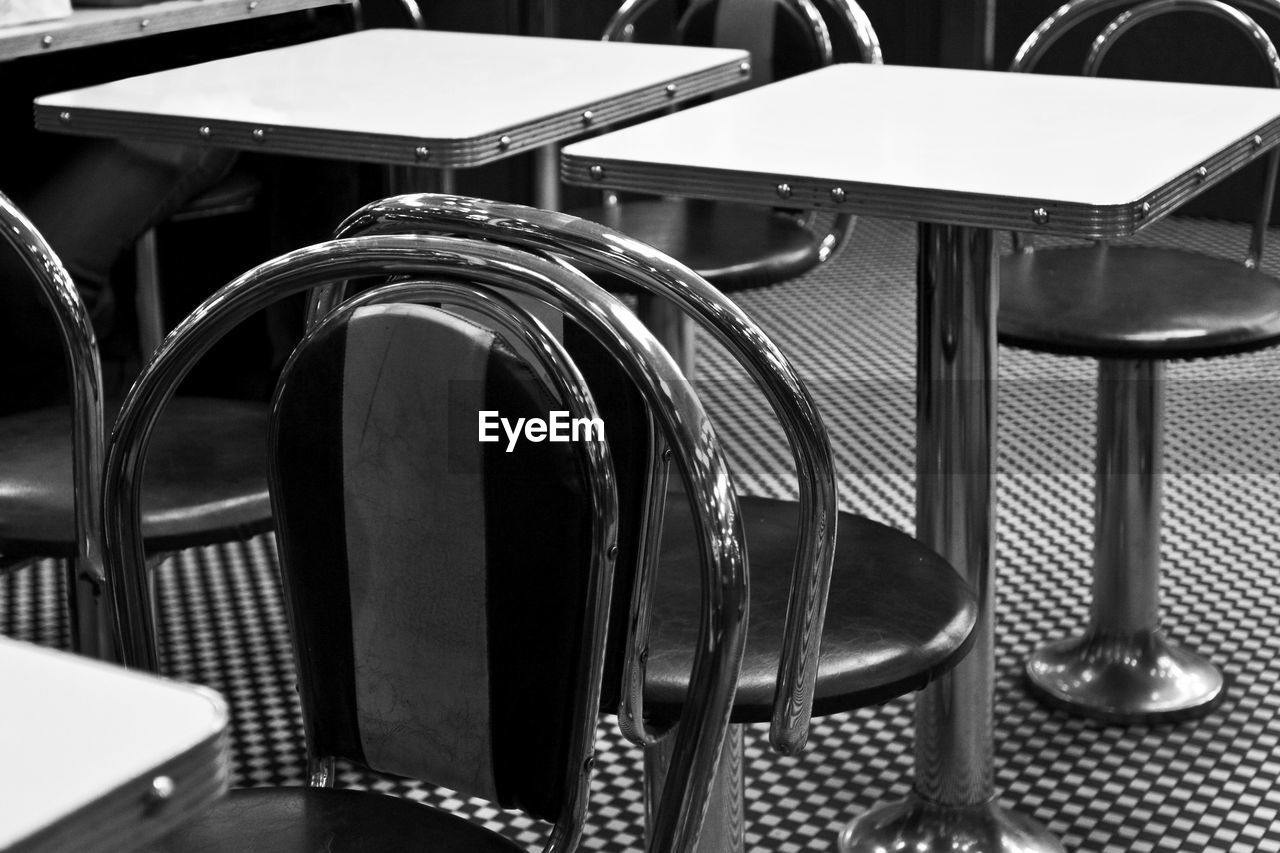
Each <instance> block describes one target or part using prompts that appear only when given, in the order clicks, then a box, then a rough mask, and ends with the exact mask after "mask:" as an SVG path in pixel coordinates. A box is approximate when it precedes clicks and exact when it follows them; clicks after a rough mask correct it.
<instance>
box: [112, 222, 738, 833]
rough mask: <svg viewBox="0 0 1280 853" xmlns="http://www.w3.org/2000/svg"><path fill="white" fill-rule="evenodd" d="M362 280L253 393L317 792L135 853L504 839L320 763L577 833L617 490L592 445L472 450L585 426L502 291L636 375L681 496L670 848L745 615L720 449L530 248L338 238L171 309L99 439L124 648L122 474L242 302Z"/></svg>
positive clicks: (279, 794)
mask: <svg viewBox="0 0 1280 853" xmlns="http://www.w3.org/2000/svg"><path fill="white" fill-rule="evenodd" d="M378 276H392V277H395V278H397V279H399V281H398V283H396V284H392V285H388V286H386V287H382V288H375V289H373V290H369V291H366V292H364V293H362V294H361V295H359V296H357V297H355V298H353V299H352V300H350V301H349V302H348V303H347V304H345V305H343V306H342V307H340V308H338V309H337V310H335V311H333V312H331V313H329V314H328V316H326V317H325V318H324V320H323V322H321V323H319V324H318V325H316V326H315V327H314V328H312V329H311V331H310V332H309V333H308V334H307V336H306V337H305V338H304V340H303V342H302V343H301V344H300V345H299V347H298V349H297V350H296V351H295V353H294V355H293V357H292V358H291V360H290V362H289V364H288V365H287V366H286V368H285V371H284V372H283V374H282V377H281V380H280V383H279V385H278V387H277V392H276V397H275V400H274V403H273V410H272V421H271V440H270V449H269V456H270V459H271V467H270V472H271V497H272V504H273V507H274V509H275V512H276V517H277V528H278V541H279V548H280V564H281V572H282V578H283V583H284V587H285V597H286V600H287V602H288V616H289V621H290V627H291V630H292V632H293V638H294V644H295V650H296V654H297V658H298V665H299V689H300V693H301V696H302V705H303V716H304V720H305V725H306V732H307V746H308V753H309V759H310V767H311V783H312V784H311V785H310V786H307V787H295V788H275V789H247V790H242V791H236V792H233V793H232V794H231V795H230V796H229V797H227V798H226V799H225V800H224V801H222V802H221V803H219V804H217V805H215V807H214V808H213V809H212V810H211V811H210V812H209V813H208V814H207V815H206V816H205V817H204V818H203V819H201V820H198V821H196V822H194V823H192V824H190V825H188V826H186V827H184V828H183V829H182V830H180V831H179V832H178V833H176V834H174V835H173V836H171V837H170V838H169V839H167V841H166V842H164V843H162V844H160V845H158V846H156V847H155V848H152V849H156V850H166V851H178V850H184V851H208V850H227V851H236V852H237V853H244V852H245V851H257V850H261V851H268V850H269V851H272V853H279V851H286V850H306V851H312V850H318V849H326V850H327V849H335V850H344V851H365V850H367V851H389V850H420V849H432V850H436V849H448V850H454V849H458V850H491V851H499V850H505V851H516V850H521V849H523V848H521V847H520V846H519V845H516V844H514V843H512V842H510V841H508V840H505V839H504V838H502V837H501V836H498V835H495V834H493V833H491V832H489V831H488V830H485V829H483V828H481V827H479V826H478V825H473V824H470V823H467V822H466V821H463V820H461V819H459V818H457V817H454V816H452V815H449V814H446V813H443V812H440V811H438V810H435V809H433V808H430V807H427V806H424V805H421V804H418V803H414V802H411V801H407V800H396V799H393V798H390V797H386V796H383V795H379V794H372V793H357V792H352V791H343V790H334V789H333V788H331V787H328V786H329V785H331V784H332V782H333V779H334V769H333V768H334V765H333V760H334V759H335V758H340V759H346V760H348V761H353V762H357V763H358V764H361V765H364V766H367V767H369V768H372V769H375V770H378V771H382V772H390V773H395V774H399V775H411V776H415V777H419V778H422V779H424V780H427V781H430V782H434V783H437V784H443V785H446V786H448V787H450V788H453V789H456V790H459V791H462V792H465V793H467V794H469V795H474V796H481V797H485V798H487V799H490V800H492V801H494V802H495V803H497V804H500V805H501V806H503V807H507V808H514V809H520V810H522V811H524V812H526V813H528V814H530V815H532V816H534V817H537V818H541V819H543V820H545V821H547V822H550V823H551V824H553V829H552V831H551V834H550V837H549V841H548V843H547V845H546V849H547V850H549V851H566V850H573V849H575V848H576V844H577V841H578V837H579V834H580V832H581V829H582V822H583V816H584V810H585V808H586V803H587V796H588V791H589V787H588V782H589V774H590V767H591V756H592V743H593V738H594V732H595V725H596V719H597V715H598V709H599V706H600V690H601V683H602V668H603V665H604V652H605V643H606V639H607V631H606V625H607V622H608V618H609V615H610V604H611V594H612V581H611V576H612V572H613V566H614V563H615V562H616V561H617V559H618V535H619V517H618V496H617V487H616V481H615V477H614V472H613V466H612V463H611V459H610V453H609V443H608V442H607V441H606V440H605V438H604V436H603V435H602V434H601V435H597V436H595V438H596V440H577V441H570V442H567V443H566V442H558V441H550V440H548V441H535V440H529V441H523V442H518V443H517V444H516V445H515V446H514V447H513V448H511V452H507V446H508V444H507V441H506V440H505V436H504V437H503V440H502V441H499V442H493V443H485V442H481V441H478V425H479V424H480V422H481V420H482V418H484V417H487V416H488V415H486V413H490V412H491V413H493V414H494V416H495V417H501V418H505V419H507V420H508V421H509V422H515V421H516V419H518V418H526V419H534V418H540V419H543V420H544V421H550V420H551V418H550V417H549V416H550V414H551V413H553V412H557V411H560V412H562V413H564V414H565V415H566V418H567V419H568V420H569V421H571V422H578V421H581V422H583V423H592V422H594V421H597V420H598V418H599V417H600V416H599V415H598V414H597V410H596V407H595V405H594V403H593V401H592V396H591V393H590V391H589V390H588V389H587V387H586V384H585V381H584V380H583V379H582V376H581V374H580V373H579V371H578V370H577V368H576V367H575V366H574V362H573V361H572V360H571V359H570V358H569V357H568V355H567V354H566V353H565V351H564V349H563V347H562V345H561V344H560V343H559V342H558V341H557V340H556V339H555V338H554V337H553V336H551V335H550V333H548V332H547V331H546V329H545V328H544V327H543V326H541V325H540V324H539V322H538V321H536V320H534V319H533V318H531V317H530V316H529V315H528V314H527V312H526V311H525V310H524V309H522V308H520V307H518V306H517V305H516V304H515V303H514V302H512V301H511V300H510V299H509V298H508V295H507V294H508V293H510V292H515V293H523V294H526V295H533V296H535V297H537V298H540V299H543V300H547V301H550V302H552V303H553V304H555V305H557V306H559V307H560V308H561V309H562V310H563V311H564V312H565V313H566V315H567V316H568V317H569V318H570V319H571V321H572V322H574V323H576V324H577V325H578V326H579V327H580V328H581V329H582V330H583V331H584V333H585V334H587V335H590V336H591V337H592V339H593V340H595V341H597V342H598V344H599V348H600V351H602V352H606V353H608V354H609V357H610V358H611V359H613V360H614V361H615V362H616V363H617V364H618V366H619V368H620V370H621V371H622V372H623V375H625V376H627V377H629V379H630V380H631V381H633V382H634V383H635V384H636V386H637V387H638V388H640V389H641V394H642V396H643V398H644V399H645V401H646V404H647V405H648V407H649V408H650V409H651V410H652V411H653V412H654V413H655V418H656V419H657V421H658V423H659V424H660V427H661V430H662V434H663V436H664V439H665V440H666V441H667V442H669V446H670V447H671V448H672V451H673V456H674V460H675V462H676V464H677V466H678V467H679V469H680V471H681V473H682V474H683V475H684V483H685V486H686V488H687V489H688V491H689V494H690V503H691V506H692V507H693V513H694V517H695V526H696V529H697V533H696V539H697V540H698V548H699V551H700V558H699V559H698V560H696V561H695V565H693V566H691V570H692V571H693V572H694V574H695V575H697V580H695V581H694V584H695V585H697V586H699V587H700V591H701V593H702V603H701V606H700V608H699V613H698V614H697V615H696V616H695V617H694V619H695V621H696V622H697V627H696V629H695V630H696V632H697V634H698V638H699V639H698V648H697V650H696V652H694V653H693V654H692V655H691V658H692V674H691V676H690V678H691V684H690V690H691V691H692V693H691V700H690V702H689V703H688V705H687V706H686V708H685V709H684V710H683V712H682V714H681V716H680V726H679V729H680V730H679V732H678V733H677V735H676V740H677V743H676V745H675V748H674V749H675V751H674V757H673V761H672V767H671V771H670V772H669V773H668V774H667V776H666V778H665V785H666V787H665V788H664V790H663V793H662V798H661V805H660V806H659V807H658V810H657V812H656V813H655V823H654V824H653V832H652V835H651V837H650V845H649V849H650V850H654V851H686V850H691V849H692V847H693V844H694V843H695V840H696V837H697V833H698V826H699V823H700V821H701V818H702V809H703V808H704V804H705V802H706V796H707V791H708V790H709V787H710V782H711V779H712V770H713V768H714V765H715V761H716V758H717V756H718V753H719V750H720V747H721V744H722V742H723V738H724V733H725V731H726V729H727V726H728V715H729V709H730V703H731V701H732V697H733V692H734V688H735V686H736V683H737V671H738V666H739V664H740V662H741V657H742V649H743V640H744V638H745V633H744V632H745V621H746V618H747V599H746V593H747V589H746V552H745V546H744V544H743V542H742V530H741V525H742V519H741V515H740V512H739V510H738V506H737V501H736V499H735V495H734V492H733V488H732V484H731V482H730V478H729V471H728V467H727V463H726V461H725V459H724V458H723V456H722V454H721V452H720V449H719V447H718V445H717V443H716V438H715V434H714V431H713V430H712V428H711V426H710V424H709V422H708V420H707V418H706V415H705V414H704V413H703V411H702V409H701V407H700V404H699V403H698V400H697V398H696V396H694V394H693V393H692V391H691V389H690V388H689V386H688V385H687V384H686V383H684V382H683V381H682V379H681V377H680V373H679V370H678V368H677V367H676V366H675V364H674V362H673V361H672V360H671V358H670V356H668V355H667V354H666V352H665V351H664V350H663V349H662V348H661V346H660V345H658V344H657V342H656V341H655V340H654V339H653V337H652V335H651V334H650V333H648V332H647V330H645V329H644V327H643V326H642V325H641V324H640V323H639V321H638V320H636V318H635V317H634V315H633V314H632V313H631V312H630V311H628V310H627V309H626V307H625V306H623V305H622V304H621V303H619V302H618V301H617V300H616V299H614V298H613V297H610V296H609V295H608V294H606V293H604V292H603V291H601V290H600V289H599V288H597V287H596V286H595V285H594V284H592V283H591V282H590V281H589V280H588V279H586V278H585V277H584V276H582V275H581V274H580V273H578V272H576V271H575V270H572V269H571V268H568V267H566V266H564V265H563V264H559V263H556V262H553V261H549V260H546V259H544V258H542V257H539V256H536V255H534V254H531V253H529V252H525V251H521V250H518V249H514V248H510V247H505V246H498V245H493V244H489V243H485V242H483V241H479V240H465V239H456V238H448V237H426V236H371V237H361V238H353V239H349V240H341V241H334V242H332V243H328V244H322V245H319V246H313V247H310V248H307V249H302V250H299V251H296V252H293V253H291V254H289V255H286V256H283V257H281V258H278V259H276V260H275V261H272V262H269V263H267V264H265V265H263V266H261V267H259V268H257V269H255V270H253V271H251V272H249V273H247V274H245V275H244V276H242V277H241V278H239V279H237V280H236V281H235V282H232V283H231V284H229V285H228V286H227V287H225V288H223V289H222V290H221V291H219V292H218V293H216V294H215V295H214V296H213V297H211V298H210V299H209V300H208V301H206V303H205V304H204V305H203V306H201V307H200V308H199V309H198V310H197V311H196V312H195V313H194V314H192V315H191V317H189V318H188V319H187V320H186V321H184V322H183V323H182V324H180V325H179V327H178V328H177V329H176V330H175V331H174V332H173V333H172V335H170V337H169V338H168V339H167V340H166V341H165V343H164V345H163V346H162V347H161V349H160V351H159V353H158V354H157V356H156V358H155V360H154V361H153V362H152V363H151V364H150V365H149V366H148V367H147V368H146V369H145V370H144V372H143V374H142V375H141V377H140V378H139V379H138V381H137V383H136V384H135V385H134V388H133V390H132V391H131V393H130V396H129V397H128V398H127V399H126V401H125V404H124V407H123V409H122V411H121V414H120V419H119V423H118V426H117V429H116V431H115V433H114V435H113V437H112V441H111V444H110V446H109V448H108V458H107V469H106V475H105V483H106V486H105V493H104V519H105V525H106V535H107V538H106V556H107V566H108V575H109V576H110V577H111V578H112V580H113V585H112V592H113V594H114V599H115V602H116V605H117V607H118V610H119V612H120V624H121V625H122V626H123V627H124V628H125V629H126V630H125V633H126V637H125V640H124V650H125V660H126V662H128V663H130V664H132V665H141V666H146V667H154V665H155V662H156V650H155V648H154V645H153V643H152V642H151V636H152V634H151V632H150V631H149V630H148V628H147V624H148V621H149V616H148V613H149V606H150V602H149V599H148V596H147V592H146V584H145V578H144V577H143V574H142V572H141V571H139V570H138V566H140V560H141V553H140V549H139V539H138V532H137V501H138V496H137V487H136V478H137V472H138V471H139V470H140V469H141V466H142V465H143V464H144V460H145V458H146V448H147V441H148V437H149V434H150V431H151V429H152V427H153V426H154V425H155V423H156V420H157V416H158V413H159V412H160V410H161V409H162V408H163V407H164V405H165V404H166V401H167V400H168V398H169V397H170V396H171V394H172V391H173V388H174V386H175V385H176V384H177V383H178V382H180V381H181V379H182V376H183V375H184V374H185V372H186V371H187V370H188V369H189V368H190V366H191V365H192V364H193V363H194V361H195V360H196V359H198V358H199V356H200V354H201V353H202V352H204V351H206V350H207V349H208V348H209V347H210V346H212V345H213V343H214V342H216V340H217V339H219V338H220V337H221V336H222V335H224V334H225V333H226V332H227V331H228V330H229V329H231V328H232V327H234V326H235V325H236V324H237V323H238V322H240V321H241V320H242V319H244V318H245V317H247V316H249V315H250V314H252V313H254V312H255V311H257V310H259V309H260V308H262V307H263V306H264V305H265V304H268V303H269V302H272V301H274V300H276V299H279V298H283V297H285V296H288V295H290V294H292V293H296V292H299V291H302V290H304V289H306V288H308V287H314V286H316V285H320V284H324V283H326V282H329V281H341V280H344V279H348V278H358V279H369V278H371V277H378ZM419 303H433V304H435V305H437V306H439V305H443V306H446V308H447V309H448V310H446V309H444V308H441V307H426V306H424V305H422V304H419ZM455 307H456V308H457V310H459V311H462V312H465V315H466V317H465V319H464V317H463V316H460V315H459V314H455V313H450V311H451V310H453V309H454V308H455ZM552 422H553V423H554V421H552ZM640 504H642V502H641V501H637V500H635V499H632V500H631V501H630V502H629V505H630V506H637V505H640ZM632 523H634V522H630V521H628V524H632Z"/></svg>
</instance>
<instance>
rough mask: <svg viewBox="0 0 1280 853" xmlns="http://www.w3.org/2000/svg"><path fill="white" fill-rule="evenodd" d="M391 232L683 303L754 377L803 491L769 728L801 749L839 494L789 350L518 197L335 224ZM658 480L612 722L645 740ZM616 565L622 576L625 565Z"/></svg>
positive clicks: (322, 296) (689, 288)
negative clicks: (534, 254) (556, 264)
mask: <svg viewBox="0 0 1280 853" xmlns="http://www.w3.org/2000/svg"><path fill="white" fill-rule="evenodd" d="M387 233H427V234H460V235H465V236H470V237H476V238H481V239H484V240H487V241H491V242H494V243H501V244H506V245H511V246H518V247H521V248H524V249H531V250H535V251H539V252H545V253H548V254H551V255H553V256H556V257H560V258H564V259H566V260H567V261H569V262H571V263H583V264H586V265H587V266H589V267H591V268H594V269H603V270H606V271H608V272H610V273H612V274H614V275H617V276H621V277H623V278H625V279H627V280H628V281H630V282H631V283H633V284H634V285H636V286H637V287H640V288H643V289H644V290H647V291H649V292H650V293H653V294H655V295H657V296H659V297H662V298H664V299H669V300H671V301H672V302H673V303H675V304H676V305H678V306H679V307H680V308H681V309H682V310H683V311H685V312H686V313H687V314H689V315H690V316H691V317H692V318H693V319H694V320H695V321H697V322H698V323H700V324H701V325H702V326H703V327H704V328H705V329H706V330H707V331H709V332H710V333H711V334H712V335H713V336H714V337H715V338H716V339H717V340H718V341H719V342H720V343H721V344H722V345H724V346H725V347H726V348H727V349H728V350H729V352H730V353H732V354H733V356H734V357H735V358H736V359H737V360H738V361H739V362H740V363H741V364H742V366H743V367H744V368H745V369H746V370H747V372H748V373H749V374H750V375H751V377H752V378H753V379H754V380H755V381H756V382H757V383H759V385H760V387H761V390H762V391H763V392H764V394H765V397H766V398H767V399H768V400H769V402H770V404H771V405H772V407H773V410H774V412H775V413H776V414H777V416H778V418H779V420H780V421H781V423H782V426H783V428H784V431H785V433H786V435H787V439H788V441H789V442H790V445H791V449H792V453H793V455H794V457H795V464H796V473H797V480H798V486H799V504H800V512H799V516H798V526H799V535H798V537H797V544H796V553H795V560H794V562H793V568H792V581H791V589H790V598H789V602H788V611H787V618H786V625H785V629H784V632H785V635H784V638H783V646H782V649H783V651H782V656H781V663H780V669H779V673H778V682H777V687H776V689H775V694H774V712H773V721H772V727H771V733H770V737H771V741H772V743H773V746H774V748H775V749H777V750H779V751H780V752H786V753H794V752H798V751H799V750H800V749H801V748H802V747H803V746H804V743H805V739H806V737H807V736H808V728H809V718H810V713H811V709H812V705H813V693H814V685H815V681H816V677H817V667H818V651H819V642H820V638H821V636H822V625H823V619H824V616H825V613H826V601H827V589H828V586H829V584H830V579H831V566H832V561H833V560H834V556H835V539H836V523H835V521H836V511H837V506H836V503H837V491H836V478H835V465H834V461H833V457H832V453H831V446H830V443H829V440H828V437H827V434H826V430H825V428H824V427H823V425H822V418H821V416H820V415H819V413H818V409H817V406H816V404H815V403H814V401H813V398H812V397H811V395H810V394H809V391H808V389H807V388H806V387H805V385H804V383H803V382H802V381H801V379H800V377H799V374H797V373H796V371H795V369H794V368H793V367H792V366H791V364H790V362H789V361H788V360H787V358H786V356H785V355H783V353H782V352H781V351H780V350H779V349H778V348H777V346H776V345H775V344H774V343H773V342H772V341H771V340H770V339H769V337H768V336H767V335H766V334H765V333H764V332H763V331H762V330H761V329H760V327H759V326H757V325H756V324H755V322H754V321H753V320H752V319H751V318H750V317H748V316H747V314H746V313H745V312H744V311H743V310H742V309H741V308H739V307H738V306H737V305H736V304H735V303H734V302H733V301H732V300H730V299H729V298H727V297H726V296H724V294H722V293H720V292H719V291H718V290H716V289H715V288H713V287H711V286H710V285H709V284H707V283H706V282H705V281H703V280H702V279H701V278H699V277H698V276H697V275H695V274H694V273H693V272H692V271H691V270H689V269H688V268H687V267H685V266H683V265H682V264H680V263H678V262H676V261H674V260H672V259H671V258H669V257H667V256H665V255H663V254H661V253H659V252H657V251H655V250H654V249H652V248H650V247H649V246H647V245H646V244H644V243H641V242H639V241H637V240H634V239H632V238H630V237H628V236H626V235H625V234H621V233H619V232H617V231H614V230H612V229H610V228H607V227H605V226H602V225H598V224H596V223H593V222H588V221H586V220H582V219H578V218H576V217H573V216H569V215H566V214H561V213H553V212H549V211H543V210H537V209H535V208H529V207H523V206H520V205H514V204H503V203H499V202H490V201H481V200H478V199H470V198H462V197H456V196H445V195H412V196H401V197H397V198H391V199H385V200H383V201H381V202H377V203H374V204H371V205H367V206H366V207H364V208H363V209H361V210H359V211H357V212H356V213H354V214H352V215H351V216H350V217H349V218H348V219H347V221H346V222H345V223H343V225H342V226H341V227H340V228H339V231H338V234H339V236H340V237H353V236H357V235H362V234H387ZM340 298H341V288H333V289H330V290H327V291H317V294H316V298H315V299H314V300H313V303H312V305H311V311H310V314H311V317H312V318H315V317H318V316H322V315H323V314H324V312H326V311H327V310H329V308H330V307H331V306H332V305H333V304H335V302H336V300H338V299H340ZM602 408H603V406H602ZM616 444H617V442H616V441H615V445H616ZM619 451H620V448H619ZM661 453H662V448H661V447H655V448H654V449H653V453H652V459H651V460H650V461H651V463H652V465H651V467H652V466H658V467H660V465H661V462H660V460H661ZM662 482H663V481H662V479H661V474H660V473H655V474H654V475H653V476H651V478H650V485H649V488H650V499H651V500H650V511H649V515H648V517H647V518H646V520H645V523H644V529H643V531H642V533H641V536H640V539H641V541H640V544H639V554H638V555H637V560H638V567H637V570H636V571H637V576H636V579H635V590H636V597H635V598H634V599H633V601H632V602H631V605H630V610H629V617H628V622H627V624H628V625H629V626H631V625H635V626H637V629H636V630H629V633H628V636H629V638H630V644H629V647H628V649H627V650H626V662H625V666H624V675H623V681H624V685H623V696H624V704H623V706H622V707H621V708H620V709H619V720H620V722H621V724H622V726H623V730H624V732H626V734H627V736H628V737H629V738H631V739H632V740H635V741H637V742H648V741H649V737H648V735H647V734H646V733H645V731H644V724H643V720H644V712H643V707H642V702H641V696H642V690H641V689H640V686H641V685H643V684H644V656H643V654H642V653H643V651H644V649H645V648H646V647H647V643H646V627H647V624H648V621H647V618H648V617H647V614H648V613H649V612H650V602H649V599H648V597H647V596H648V592H649V590H650V589H651V581H652V572H653V570H654V568H655V566H654V562H656V560H655V559H654V558H655V557H656V553H657V547H656V539H655V538H654V537H656V536H657V534H658V533H660V529H659V526H658V525H657V524H654V523H653V520H654V519H655V517H656V518H658V519H660V518H661V510H660V507H661V504H660V503H657V504H656V507H655V504H654V501H655V500H660V498H661V495H660V494H658V493H660V492H662ZM619 572H620V574H621V573H622V572H623V569H622V567H620V568H619Z"/></svg>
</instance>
